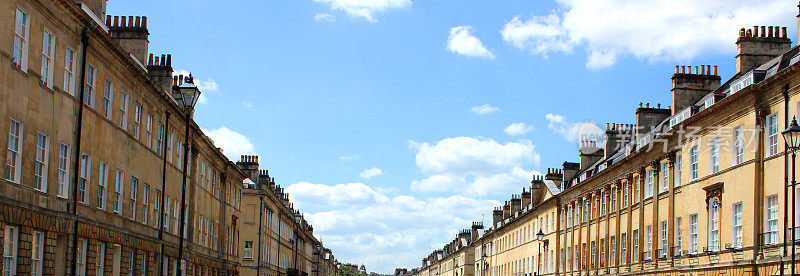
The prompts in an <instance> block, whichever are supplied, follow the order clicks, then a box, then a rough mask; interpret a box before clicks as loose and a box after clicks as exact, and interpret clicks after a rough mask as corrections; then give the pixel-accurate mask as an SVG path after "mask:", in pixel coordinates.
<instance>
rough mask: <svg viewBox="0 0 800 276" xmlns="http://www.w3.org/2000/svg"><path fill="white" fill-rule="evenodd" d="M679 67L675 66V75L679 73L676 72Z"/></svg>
mask: <svg viewBox="0 0 800 276" xmlns="http://www.w3.org/2000/svg"><path fill="white" fill-rule="evenodd" d="M679 67H680V66H678V65H675V74H677V73H678V72H679V71H678V68H679Z"/></svg>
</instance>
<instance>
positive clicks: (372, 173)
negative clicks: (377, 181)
mask: <svg viewBox="0 0 800 276" xmlns="http://www.w3.org/2000/svg"><path fill="white" fill-rule="evenodd" d="M358 175H359V176H361V178H363V179H370V178H373V177H376V176H381V175H383V170H381V169H379V168H376V167H372V168H370V169H366V170H363V171H361V173H359V174H358Z"/></svg>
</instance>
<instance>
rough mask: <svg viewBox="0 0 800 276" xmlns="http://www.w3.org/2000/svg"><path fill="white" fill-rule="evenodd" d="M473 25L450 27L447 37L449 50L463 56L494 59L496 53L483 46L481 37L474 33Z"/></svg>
mask: <svg viewBox="0 0 800 276" xmlns="http://www.w3.org/2000/svg"><path fill="white" fill-rule="evenodd" d="M472 31H473V28H472V27H471V26H458V27H453V28H452V29H450V35H449V36H448V37H447V50H448V51H450V52H452V53H456V54H459V55H463V56H468V57H477V58H486V59H494V54H493V53H492V51H489V49H486V47H484V46H483V42H481V40H480V39H478V38H477V37H475V36H474V35H472Z"/></svg>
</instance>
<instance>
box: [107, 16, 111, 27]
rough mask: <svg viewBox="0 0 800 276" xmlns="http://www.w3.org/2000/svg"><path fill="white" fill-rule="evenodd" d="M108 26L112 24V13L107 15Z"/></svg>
mask: <svg viewBox="0 0 800 276" xmlns="http://www.w3.org/2000/svg"><path fill="white" fill-rule="evenodd" d="M106 26H109V27H110V26H111V15H106Z"/></svg>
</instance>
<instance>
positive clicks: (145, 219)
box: [142, 183, 150, 225]
mask: <svg viewBox="0 0 800 276" xmlns="http://www.w3.org/2000/svg"><path fill="white" fill-rule="evenodd" d="M142 196H143V198H142V210H143V211H144V212H142V223H144V224H145V225H149V223H150V185H149V184H147V183H145V184H144V188H143V190H142Z"/></svg>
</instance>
